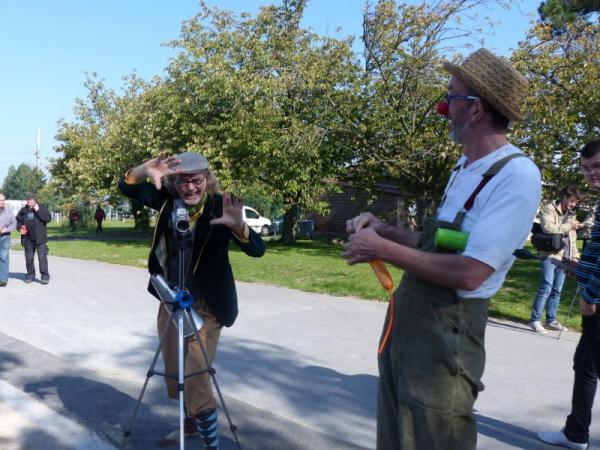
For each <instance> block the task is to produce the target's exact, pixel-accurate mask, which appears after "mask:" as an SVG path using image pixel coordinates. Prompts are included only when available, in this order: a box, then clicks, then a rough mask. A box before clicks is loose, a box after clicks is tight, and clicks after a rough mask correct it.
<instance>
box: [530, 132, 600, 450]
mask: <svg viewBox="0 0 600 450" xmlns="http://www.w3.org/2000/svg"><path fill="white" fill-rule="evenodd" d="M579 155H580V157H581V159H580V166H581V171H582V172H583V175H584V176H585V179H586V181H587V183H588V185H589V186H590V187H591V188H592V189H594V190H596V191H600V139H595V140H593V141H590V142H588V143H587V144H586V145H584V146H583V148H582V149H581V151H580V152H579ZM599 206H600V197H599V198H598V201H597V204H596V212H595V218H594V225H593V226H592V231H591V240H590V242H588V244H587V245H586V247H585V249H584V250H583V251H582V253H581V258H580V260H579V262H578V263H577V264H572V266H573V268H574V271H575V276H576V277H577V285H578V287H579V290H580V292H581V297H580V299H579V307H580V311H581V328H582V332H581V337H580V338H579V343H578V344H577V348H576V350H575V355H574V357H573V370H574V372H575V380H574V383H573V395H572V399H571V413H570V414H569V415H568V416H567V420H566V422H565V426H564V428H562V429H561V430H560V431H544V432H541V433H538V438H539V439H540V440H541V441H543V442H546V443H548V444H553V445H558V446H561V447H565V448H570V449H574V450H586V449H587V448H588V447H589V440H590V424H591V423H592V406H593V405H594V398H595V397H596V389H597V387H598V378H600V312H599V310H598V305H599V304H600V207H599ZM596 424H598V421H596Z"/></svg>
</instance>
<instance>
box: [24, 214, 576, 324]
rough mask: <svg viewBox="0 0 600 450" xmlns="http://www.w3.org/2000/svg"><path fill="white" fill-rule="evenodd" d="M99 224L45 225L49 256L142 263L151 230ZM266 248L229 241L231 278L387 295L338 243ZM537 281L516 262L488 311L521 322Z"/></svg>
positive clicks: (567, 292) (526, 265)
mask: <svg viewBox="0 0 600 450" xmlns="http://www.w3.org/2000/svg"><path fill="white" fill-rule="evenodd" d="M105 224H106V225H105V227H104V233H102V234H96V233H95V231H94V230H95V226H93V227H92V226H90V227H89V228H85V227H83V228H79V229H78V230H77V231H75V232H71V231H70V230H69V228H68V226H67V225H66V224H61V225H58V224H52V225H49V227H48V235H49V239H50V242H49V243H48V247H49V249H50V254H52V255H57V256H66V257H70V258H79V259H92V260H97V261H103V262H109V263H114V264H125V265H131V266H136V267H146V260H147V257H148V251H149V247H150V241H151V238H152V236H151V234H150V233H139V232H136V231H134V230H133V228H132V223H131V222H116V221H115V222H105ZM13 237H17V235H16V234H15V235H14V236H13ZM266 246H267V252H266V254H265V255H264V257H262V258H250V257H247V256H246V255H244V254H243V253H242V252H241V251H240V250H239V249H238V248H237V246H235V244H233V245H232V247H231V252H230V260H231V265H232V266H233V270H234V273H235V277H236V279H237V280H240V281H249V282H260V283H267V284H273V285H278V286H284V287H289V288H295V289H301V290H303V291H310V292H323V293H328V294H333V295H341V296H354V297H360V298H364V299H373V300H381V301H386V300H387V299H388V297H387V293H386V292H384V291H383V289H382V288H381V286H380V285H379V282H378V281H377V279H376V277H375V275H374V273H373V272H372V270H371V268H370V266H369V265H368V264H359V265H356V266H349V265H348V264H346V262H345V261H344V260H343V259H342V258H341V257H340V253H341V247H340V246H338V245H334V244H332V243H330V242H329V241H324V240H311V241H298V243H297V244H296V245H295V246H292V247H286V246H284V245H281V244H280V243H279V242H277V241H274V240H268V241H267V242H266ZM14 248H15V249H20V248H21V247H20V246H19V245H17V246H15V247H14ZM390 272H391V274H392V277H393V279H394V281H395V282H396V283H397V282H398V281H399V280H400V277H401V274H402V272H401V271H400V270H398V269H396V268H392V267H390ZM538 285H539V262H537V261H522V260H517V261H516V262H515V265H514V266H513V268H512V269H511V271H510V272H509V274H508V277H507V279H506V282H505V283H504V286H503V288H502V289H501V290H500V291H499V292H498V293H497V294H496V295H495V296H494V297H493V298H492V300H491V303H490V315H492V316H495V317H500V318H506V319H511V320H516V321H521V322H525V321H527V320H528V319H529V314H530V312H531V306H532V304H533V299H534V297H535V294H536V292H537V289H538ZM574 291H575V281H574V280H572V279H567V281H566V282H565V286H564V289H563V293H562V301H561V305H560V309H559V316H558V317H559V320H560V321H561V322H563V323H565V324H566V325H567V326H568V327H569V328H572V329H573V328H574V329H580V320H581V319H580V318H579V316H578V312H579V306H578V304H577V303H576V305H575V308H574V309H573V313H572V314H571V319H570V320H569V321H568V322H565V321H564V319H565V318H566V314H567V310H568V307H569V305H570V303H571V299H572V298H573V294H574Z"/></svg>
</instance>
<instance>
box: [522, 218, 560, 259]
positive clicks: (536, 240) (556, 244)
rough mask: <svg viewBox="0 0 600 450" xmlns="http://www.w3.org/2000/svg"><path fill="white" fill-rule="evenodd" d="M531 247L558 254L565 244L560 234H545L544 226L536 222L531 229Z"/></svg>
mask: <svg viewBox="0 0 600 450" xmlns="http://www.w3.org/2000/svg"><path fill="white" fill-rule="evenodd" d="M531 233H532V234H531V239H530V240H531V245H533V247H534V248H535V249H536V250H540V251H542V252H551V253H556V252H559V251H561V250H562V249H563V247H564V246H565V243H564V242H563V236H562V234H560V233H544V232H543V230H542V226H541V225H540V224H539V223H537V222H534V223H533V226H532V227H531Z"/></svg>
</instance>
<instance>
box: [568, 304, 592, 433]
mask: <svg viewBox="0 0 600 450" xmlns="http://www.w3.org/2000/svg"><path fill="white" fill-rule="evenodd" d="M597 306H598V305H597ZM581 323H582V327H583V332H582V333H581V338H580V339H579V344H578V345H577V350H575V357H574V358H573V370H575V383H574V384H573V399H572V401H571V414H569V416H568V417H567V423H566V425H565V436H567V437H568V438H569V439H570V440H572V441H573V442H578V443H581V444H583V443H586V442H588V440H589V438H590V434H589V433H590V423H591V422H592V406H593V405H594V397H595V396H596V387H597V385H598V377H600V315H599V314H598V312H596V314H594V315H592V316H583V317H582V320H581Z"/></svg>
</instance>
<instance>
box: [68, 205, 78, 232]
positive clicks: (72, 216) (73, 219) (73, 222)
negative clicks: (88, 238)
mask: <svg viewBox="0 0 600 450" xmlns="http://www.w3.org/2000/svg"><path fill="white" fill-rule="evenodd" d="M77 222H79V213H78V212H77V210H76V209H75V208H71V210H70V211H69V225H70V227H71V231H75V230H76V229H77Z"/></svg>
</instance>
